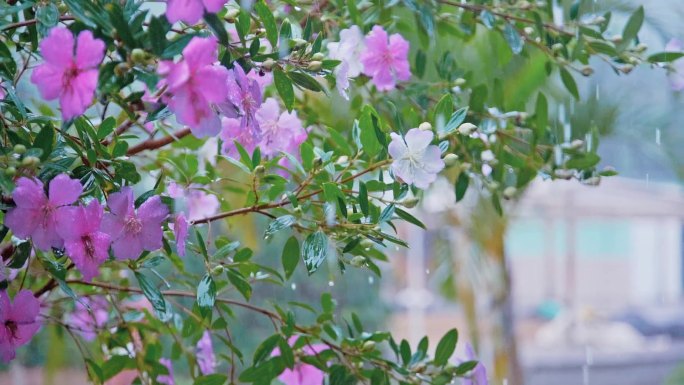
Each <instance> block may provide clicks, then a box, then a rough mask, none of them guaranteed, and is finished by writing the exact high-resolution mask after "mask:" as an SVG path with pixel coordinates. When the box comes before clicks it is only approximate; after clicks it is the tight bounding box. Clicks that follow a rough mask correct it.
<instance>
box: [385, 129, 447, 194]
mask: <svg viewBox="0 0 684 385" xmlns="http://www.w3.org/2000/svg"><path fill="white" fill-rule="evenodd" d="M390 136H391V137H392V141H391V142H390V144H389V148H388V150H389V154H390V156H391V157H392V158H393V161H392V172H394V175H395V176H396V177H399V178H401V179H403V180H404V182H406V183H408V184H413V185H415V186H416V187H418V188H421V189H424V188H427V187H428V186H429V185H430V184H431V183H432V182H434V181H435V180H436V179H437V173H439V172H440V171H442V169H443V168H444V161H443V160H442V158H441V151H440V150H439V147H437V146H435V145H431V144H430V142H432V138H433V137H434V134H433V133H432V131H423V130H419V129H417V128H412V129H410V130H408V132H407V133H406V137H405V138H402V137H401V135H397V134H396V133H394V132H393V133H391V134H390Z"/></svg>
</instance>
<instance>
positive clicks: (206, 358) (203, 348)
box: [196, 330, 216, 375]
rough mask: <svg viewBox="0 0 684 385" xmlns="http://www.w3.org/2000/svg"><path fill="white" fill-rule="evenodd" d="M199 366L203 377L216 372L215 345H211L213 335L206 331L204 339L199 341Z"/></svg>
mask: <svg viewBox="0 0 684 385" xmlns="http://www.w3.org/2000/svg"><path fill="white" fill-rule="evenodd" d="M196 352H197V353H196V357H197V366H199V370H200V372H201V373H202V374H203V375H207V374H213V373H215V372H216V356H214V345H213V344H212V343H211V334H209V331H207V330H205V331H204V334H202V338H200V340H199V341H197V349H196Z"/></svg>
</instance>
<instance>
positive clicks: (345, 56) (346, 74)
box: [328, 25, 366, 99]
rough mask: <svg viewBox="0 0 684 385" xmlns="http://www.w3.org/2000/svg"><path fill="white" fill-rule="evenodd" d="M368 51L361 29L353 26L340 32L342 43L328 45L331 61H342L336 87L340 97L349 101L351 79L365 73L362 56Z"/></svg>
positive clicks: (337, 74) (337, 72)
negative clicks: (348, 92) (348, 90)
mask: <svg viewBox="0 0 684 385" xmlns="http://www.w3.org/2000/svg"><path fill="white" fill-rule="evenodd" d="M365 49H366V43H365V41H364V37H363V32H362V31H361V28H359V27H358V26H356V25H352V26H351V27H349V28H346V29H343V30H342V31H340V41H339V42H332V43H328V52H329V57H330V59H333V60H340V61H341V63H340V64H339V65H338V66H337V67H336V68H335V81H336V84H335V85H336V87H337V90H338V92H339V93H340V95H342V96H343V97H344V98H345V99H349V96H348V95H347V89H348V88H349V78H355V77H357V76H359V75H360V74H361V72H362V71H363V65H362V63H361V54H362V53H363V52H364V51H365Z"/></svg>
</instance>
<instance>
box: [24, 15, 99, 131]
mask: <svg viewBox="0 0 684 385" xmlns="http://www.w3.org/2000/svg"><path fill="white" fill-rule="evenodd" d="M75 48H76V49H74V35H72V33H71V31H69V30H68V29H66V28H64V27H56V28H53V29H51V30H50V34H49V35H48V37H46V38H45V39H43V41H41V42H40V51H41V52H42V54H43V58H44V59H45V62H44V63H43V64H41V65H40V66H38V67H37V68H36V69H35V70H34V71H33V73H32V74H31V82H32V83H34V84H35V85H37V86H38V90H39V91H40V94H41V95H42V96H43V98H45V99H47V100H52V99H57V98H59V105H60V107H61V108H62V117H63V118H64V120H69V119H71V118H74V117H76V116H78V115H81V114H82V113H84V112H85V110H86V109H87V108H88V106H90V104H91V103H92V102H93V97H94V96H95V89H96V88H97V78H98V73H99V70H98V67H99V65H100V62H102V59H103V58H104V53H105V44H104V42H103V41H102V40H100V39H95V38H94V37H93V33H92V32H90V31H88V30H85V31H81V32H80V33H79V34H78V39H77V41H76V44H75Z"/></svg>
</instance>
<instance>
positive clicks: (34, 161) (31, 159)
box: [21, 156, 40, 167]
mask: <svg viewBox="0 0 684 385" xmlns="http://www.w3.org/2000/svg"><path fill="white" fill-rule="evenodd" d="M39 163H40V159H38V158H36V157H35V156H27V157H25V158H24V159H22V160H21V165H22V166H24V167H34V166H37V165H38V164H39Z"/></svg>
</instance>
